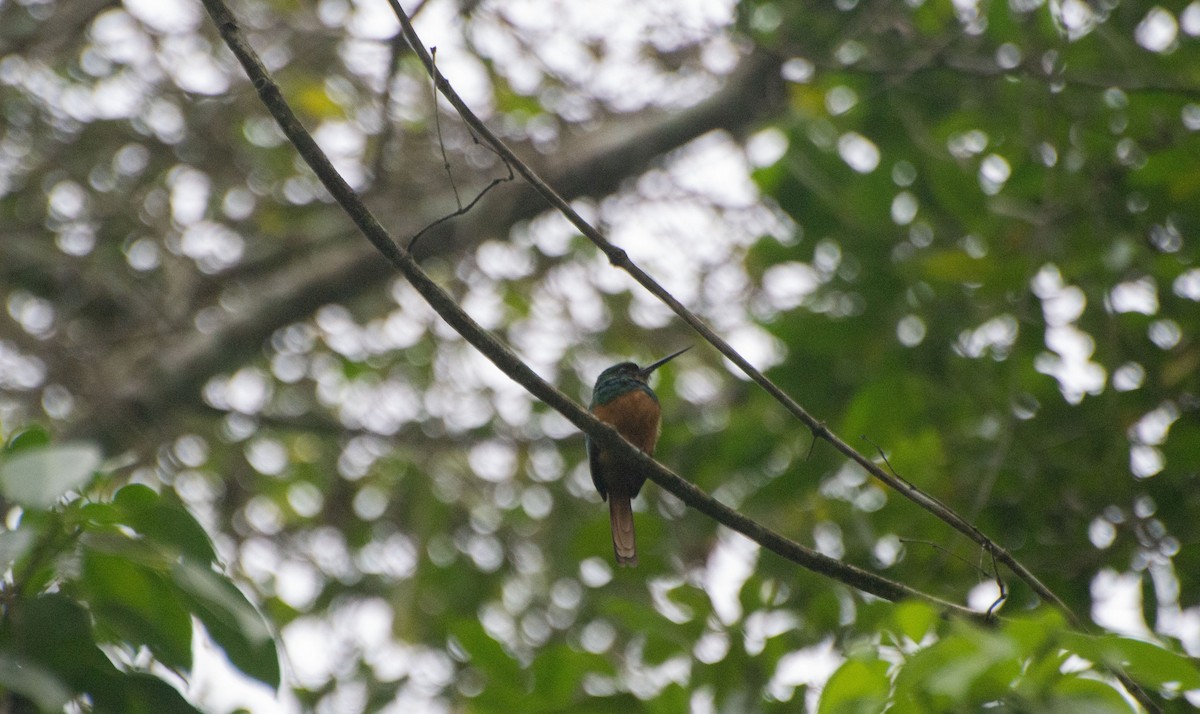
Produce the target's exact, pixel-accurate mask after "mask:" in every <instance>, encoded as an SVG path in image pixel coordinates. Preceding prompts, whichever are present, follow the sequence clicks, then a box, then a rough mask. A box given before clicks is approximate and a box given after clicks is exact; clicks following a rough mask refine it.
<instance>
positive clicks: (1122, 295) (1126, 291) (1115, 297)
mask: <svg viewBox="0 0 1200 714" xmlns="http://www.w3.org/2000/svg"><path fill="white" fill-rule="evenodd" d="M1108 307H1109V309H1110V311H1111V312H1115V313H1124V312H1138V313H1141V314H1143V315H1153V314H1155V313H1157V312H1158V288H1157V286H1156V285H1155V284H1154V279H1153V278H1149V277H1145V278H1139V279H1138V280H1131V281H1127V282H1124V283H1119V284H1118V285H1117V286H1116V287H1114V288H1113V289H1112V291H1111V292H1110V293H1109V295H1108Z"/></svg>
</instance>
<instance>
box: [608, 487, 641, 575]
mask: <svg viewBox="0 0 1200 714" xmlns="http://www.w3.org/2000/svg"><path fill="white" fill-rule="evenodd" d="M608 517H609V521H610V524H609V525H610V526H611V527H612V540H613V552H614V553H616V555H617V564H618V565H628V566H630V567H632V566H635V565H637V541H636V538H635V536H634V532H633V504H632V502H631V499H630V498H629V496H618V495H617V494H615V493H614V494H611V495H610V496H609V499H608Z"/></svg>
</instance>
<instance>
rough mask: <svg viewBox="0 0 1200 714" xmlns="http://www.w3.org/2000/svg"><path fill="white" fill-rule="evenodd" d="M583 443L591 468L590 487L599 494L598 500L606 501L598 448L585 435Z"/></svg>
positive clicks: (606, 496) (606, 494) (606, 495)
mask: <svg viewBox="0 0 1200 714" xmlns="http://www.w3.org/2000/svg"><path fill="white" fill-rule="evenodd" d="M583 442H584V444H585V445H586V446H587V454H588V464H589V465H590V466H591V468H592V485H593V486H595V487H596V490H597V491H599V492H600V498H602V499H604V500H605V501H607V500H608V489H607V488H606V487H605V486H606V484H605V483H604V479H603V478H602V477H601V476H600V473H601V468H603V467H602V466H601V464H600V447H599V446H597V445H596V444H594V443H593V442H592V439H591V437H589V436H586V435H585V436H584V437H583Z"/></svg>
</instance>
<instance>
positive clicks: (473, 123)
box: [388, 0, 1158, 711]
mask: <svg viewBox="0 0 1200 714" xmlns="http://www.w3.org/2000/svg"><path fill="white" fill-rule="evenodd" d="M388 3H389V4H390V5H391V6H392V10H393V11H394V12H395V14H396V16H397V18H398V19H399V20H400V23H401V25H402V27H403V31H404V36H405V37H406V38H407V39H408V43H409V46H410V47H412V49H413V51H414V52H416V53H417V55H418V56H419V57H420V58H421V61H422V62H423V63H424V65H425V68H426V71H428V72H429V75H430V76H431V77H432V78H433V80H434V83H435V84H436V85H437V87H438V89H439V90H440V91H441V92H442V94H443V96H445V97H446V99H447V100H448V101H449V102H450V103H451V104H452V105H453V106H454V108H455V109H456V110H458V112H459V114H460V115H461V116H462V118H463V120H464V121H465V122H467V124H468V125H469V126H470V127H471V128H472V129H473V130H475V131H476V132H478V133H479V135H480V136H482V137H484V138H485V139H486V140H487V141H488V142H489V143H490V144H492V146H493V148H495V150H496V152H497V153H499V154H500V155H501V156H503V157H504V158H505V159H506V160H507V161H508V162H509V163H510V165H511V166H512V167H513V168H514V169H515V170H516V171H517V173H519V174H521V176H522V177H524V178H525V180H526V181H528V182H529V184H530V185H531V186H533V187H534V189H535V190H536V191H537V192H538V193H539V194H540V195H541V197H542V198H543V199H545V200H546V202H547V203H549V204H550V205H551V206H553V207H554V208H556V209H558V210H559V212H561V213H562V214H563V216H565V217H566V218H567V220H568V221H570V222H571V224H572V225H574V226H575V228H576V229H578V230H579V232H580V233H582V234H583V235H584V236H586V237H587V238H588V239H589V240H590V241H592V243H593V244H595V245H596V247H597V248H599V249H600V250H601V251H603V252H604V254H605V255H606V256H608V259H609V262H610V263H612V265H614V266H616V267H618V268H621V269H622V270H624V271H625V272H627V273H629V275H631V276H632V277H633V279H634V280H636V281H637V282H638V284H639V285H641V286H642V287H644V288H645V289H646V290H648V291H649V292H650V293H651V294H653V295H654V296H655V297H657V298H658V299H659V300H661V301H662V302H663V303H664V304H666V305H667V306H669V307H670V308H671V310H672V311H673V312H674V313H675V314H676V315H678V316H679V317H680V318H681V319H683V320H684V321H685V322H687V323H688V324H689V325H691V326H692V328H693V329H695V330H696V331H697V332H698V333H700V335H701V336H703V337H704V339H705V340H706V341H708V342H709V343H710V344H711V345H713V346H714V347H716V348H717V350H718V351H720V352H721V354H723V355H724V356H725V357H726V358H728V359H729V360H730V361H731V362H733V363H734V364H736V365H737V366H738V367H739V368H740V369H741V370H742V371H743V372H744V373H745V374H746V375H747V376H749V377H750V378H751V379H753V380H754V381H755V382H757V383H758V384H759V386H761V387H762V388H763V389H764V390H766V391H767V393H769V394H770V395H771V396H772V397H774V398H775V400H776V401H778V402H779V403H780V404H782V405H783V406H784V407H785V408H786V409H787V410H788V411H789V412H791V413H792V414H793V415H794V416H795V417H796V418H797V419H799V420H800V422H801V423H803V424H804V425H805V426H807V427H808V428H809V430H810V431H812V433H813V435H814V436H815V437H816V438H819V439H822V440H824V441H826V442H828V443H829V444H831V445H832V446H833V447H834V448H835V449H837V450H838V451H839V452H841V453H842V455H844V456H845V457H846V458H848V459H850V460H851V461H853V462H855V463H857V464H858V465H859V466H861V467H862V468H863V469H865V470H866V471H867V472H868V473H870V474H871V475H872V476H874V477H875V478H877V479H879V480H880V481H882V482H883V483H885V484H887V485H888V486H890V487H891V488H892V489H893V490H895V491H897V492H899V493H900V494H901V495H903V496H905V497H906V498H908V499H909V500H910V501H912V502H914V503H916V504H917V505H918V506H920V507H921V508H923V509H924V510H926V511H928V512H929V513H931V514H933V515H934V516H936V517H937V518H938V519H939V520H941V521H943V522H944V523H946V524H948V525H949V526H951V527H952V528H954V529H955V530H957V531H959V532H960V533H962V534H963V535H965V536H967V537H968V538H970V539H971V540H973V541H975V542H976V543H977V544H978V545H979V546H980V547H982V548H983V549H984V551H986V552H987V553H988V555H989V556H990V557H992V558H994V559H995V560H998V561H1000V562H1002V563H1004V564H1005V566H1007V567H1008V569H1009V570H1010V571H1011V572H1013V573H1014V574H1015V575H1016V576H1017V577H1018V578H1019V579H1020V580H1022V581H1023V582H1025V583H1026V584H1027V585H1029V587H1030V588H1032V589H1033V591H1034V592H1036V593H1037V594H1038V595H1039V596H1040V597H1041V598H1043V599H1045V600H1047V601H1049V602H1051V603H1053V604H1054V605H1055V606H1056V607H1057V608H1059V609H1060V610H1061V611H1062V612H1063V613H1064V614H1065V615H1066V616H1067V618H1068V619H1069V621H1070V622H1071V624H1072V625H1073V626H1075V627H1077V628H1080V627H1082V626H1083V623H1082V620H1080V619H1079V616H1078V615H1076V614H1075V612H1074V611H1073V610H1071V608H1070V607H1068V606H1067V604H1066V602H1064V601H1063V600H1062V599H1061V598H1059V597H1058V595H1057V594H1055V593H1054V591H1052V590H1051V589H1050V588H1049V587H1047V586H1046V585H1045V584H1044V583H1042V581H1041V580H1039V579H1038V578H1037V576H1035V575H1034V574H1033V573H1032V572H1031V571H1030V570H1029V569H1028V568H1026V567H1025V566H1024V565H1023V564H1022V563H1021V562H1020V561H1018V560H1017V559H1016V557H1014V556H1013V555H1012V554H1011V553H1009V552H1008V550H1006V549H1005V548H1003V547H1001V546H1000V545H999V544H998V543H996V542H995V541H994V540H992V539H991V538H989V537H988V536H986V535H984V533H983V532H982V531H980V530H979V529H978V528H977V527H976V526H975V525H974V524H972V523H970V522H968V521H967V520H966V519H965V518H963V517H962V516H960V515H959V514H958V513H957V512H955V511H954V510H953V509H951V508H950V507H949V506H947V505H945V504H944V503H942V502H941V501H939V500H938V499H936V498H934V497H933V496H932V495H930V494H927V493H925V492H924V491H922V490H921V489H919V488H917V487H916V486H914V485H913V484H911V483H909V482H908V481H906V480H904V479H903V478H900V477H899V476H897V475H894V474H892V473H889V472H888V471H885V470H884V469H883V468H881V467H880V466H879V465H878V464H876V463H875V462H874V461H872V460H870V459H868V458H867V457H866V456H864V455H863V454H861V453H859V451H858V450H857V449H855V448H854V447H852V446H850V445H849V444H848V443H846V442H845V441H844V440H843V439H842V438H841V437H839V436H838V435H837V434H834V433H833V432H832V431H831V430H830V429H829V427H827V426H826V425H825V423H824V422H822V421H818V420H817V419H816V418H815V417H813V416H812V415H811V414H809V413H808V411H807V410H805V409H804V407H802V406H800V404H799V403H798V402H796V401H795V400H794V399H792V398H791V397H790V396H789V395H788V394H787V393H785V392H784V391H783V390H782V389H780V388H779V387H778V386H777V385H776V384H775V383H774V382H772V381H771V380H770V379H768V378H767V377H766V375H764V374H763V373H762V372H760V371H759V370H758V369H757V368H755V367H754V366H753V365H752V364H750V362H749V361H748V360H746V359H745V358H744V357H742V355H741V354H739V353H738V352H737V351H736V350H734V349H733V347H732V346H731V345H730V344H729V343H728V342H726V341H725V340H724V339H723V338H722V337H720V336H719V335H718V334H717V333H716V332H714V331H713V330H712V328H710V327H709V326H708V325H707V324H705V323H704V321H703V320H701V319H700V318H699V317H698V316H697V315H696V314H695V313H693V312H692V311H691V310H689V309H688V308H687V307H686V306H684V305H683V303H681V302H680V301H679V300H678V299H676V298H675V296H674V295H672V294H671V293H670V292H668V291H667V290H666V288H664V287H662V285H660V284H659V283H658V282H657V281H656V280H654V278H652V277H651V276H650V275H649V274H648V273H646V272H645V271H643V270H642V269H641V268H640V267H638V265H637V264H636V263H634V262H633V261H632V260H631V259H630V258H629V256H628V255H627V254H626V253H625V251H624V250H622V249H621V248H618V247H617V246H615V245H613V244H612V243H610V242H609V241H608V239H606V238H605V237H604V236H603V235H602V234H601V233H600V232H599V231H598V230H597V229H596V228H595V227H593V226H592V225H591V224H590V223H588V222H587V221H586V220H585V219H584V218H583V217H582V216H580V215H579V213H578V212H576V211H575V209H574V208H572V207H571V205H570V204H569V203H568V202H567V201H566V200H565V199H564V198H563V197H562V196H561V195H560V194H559V193H558V192H556V191H555V190H554V188H552V187H551V186H550V185H549V184H548V183H547V182H546V181H545V180H543V179H542V178H541V177H540V176H538V175H537V174H536V173H535V172H534V171H533V169H531V168H530V167H529V166H528V164H526V163H524V162H522V161H521V159H520V157H518V156H517V155H516V154H514V153H513V152H512V150H511V149H509V148H508V147H507V146H506V145H505V144H504V142H502V141H501V140H500V139H499V138H498V137H497V136H496V135H495V134H493V133H492V132H491V131H490V130H489V129H488V128H487V126H486V125H485V124H484V123H483V122H482V121H481V120H480V119H479V117H477V116H476V115H475V114H474V112H472V111H471V108H470V107H469V106H467V104H466V102H464V101H463V100H462V98H461V97H459V96H458V94H457V93H456V92H455V91H454V88H453V87H452V86H450V83H449V82H448V81H447V80H446V78H445V77H444V76H443V75H442V74H441V73H440V72H439V71H438V70H437V67H436V66H435V65H434V63H433V60H432V57H430V54H429V52H428V50H427V49H426V48H425V45H424V44H423V43H422V42H421V38H420V37H419V36H418V35H417V32H416V30H415V29H414V28H413V26H412V23H411V22H410V21H409V19H408V17H407V16H406V15H405V13H404V9H403V8H402V7H400V4H399V2H398V0H388ZM443 317H444V316H443ZM464 337H466V335H464ZM467 339H468V341H469V340H470V338H467ZM473 344H474V343H473ZM489 357H490V355H489ZM493 361H494V360H493ZM497 366H499V367H501V369H503V366H502V365H500V364H499V363H497ZM505 371H506V372H507V370H505ZM509 375H510V376H513V375H512V373H511V372H510V373H509ZM518 381H520V380H518ZM522 385H523V386H525V385H524V382H522ZM526 388H527V389H528V388H529V387H528V386H526ZM530 391H531V392H532V391H533V390H530ZM534 394H535V395H536V396H539V398H540V397H541V395H538V394H537V393H536V392H534ZM543 401H546V400H545V399H544V398H543ZM547 403H548V404H550V405H551V406H554V407H555V408H556V409H559V407H558V406H556V405H555V404H553V403H551V402H549V401H547ZM559 411H563V410H562V409H559ZM563 414H564V416H567V417H568V418H569V419H570V418H571V417H570V415H568V414H567V413H566V412H565V411H564V412H563ZM571 421H572V422H574V423H575V424H576V426H579V427H580V428H581V429H583V428H584V427H583V425H582V424H581V423H580V422H577V421H576V420H575V419H571ZM584 430H585V431H588V433H589V434H591V433H592V432H591V431H590V430H588V429H584ZM601 443H602V444H604V442H603V441H602V442H601ZM605 446H607V444H605ZM649 473H650V474H651V478H652V479H653V480H654V481H655V482H656V483H658V484H659V485H661V486H663V487H664V488H667V484H666V481H668V480H669V479H668V476H671V477H674V474H671V473H670V472H669V471H666V470H665V469H663V470H661V471H658V470H654V469H651V470H650V471H649ZM656 476H658V477H662V479H663V480H662V481H660V480H659V478H657V477H656ZM676 478H677V477H676ZM684 483H685V484H686V482H684ZM687 485H688V486H689V487H690V486H691V485H690V484H687ZM693 488H694V487H693ZM668 490H670V491H671V492H672V493H675V491H674V490H673V489H671V488H668ZM676 495H679V494H676ZM680 498H684V497H683V496H682V495H680ZM684 500H685V502H688V501H687V500H686V499H684ZM688 504H689V505H692V506H693V507H695V508H699V506H697V505H695V504H693V503H691V502H688ZM722 508H723V507H722ZM706 512H707V511H706ZM709 515H712V516H713V517H714V518H715V517H716V511H713V512H712V513H709ZM722 522H724V521H722ZM731 527H732V526H731ZM740 532H745V531H740ZM759 542H760V543H762V542H763V541H759ZM764 545H765V543H764ZM776 552H778V551H776ZM797 562H799V561H797ZM802 564H803V563H802ZM805 567H811V566H809V565H805ZM1113 673H1114V675H1115V676H1116V677H1117V678H1118V679H1120V680H1121V683H1122V684H1124V685H1125V687H1126V688H1127V689H1128V690H1129V692H1130V693H1131V694H1132V695H1133V696H1134V697H1136V698H1137V699H1138V701H1139V702H1140V703H1142V704H1143V706H1146V708H1147V709H1150V710H1151V711H1155V710H1157V709H1158V707H1157V705H1156V704H1155V703H1154V702H1153V701H1152V700H1150V698H1149V696H1148V695H1147V694H1146V693H1145V692H1144V691H1143V690H1142V689H1141V688H1140V687H1139V686H1138V685H1137V684H1136V683H1135V682H1134V681H1133V680H1132V679H1130V678H1129V677H1128V675H1126V674H1125V673H1124V672H1121V671H1120V670H1114V671H1113Z"/></svg>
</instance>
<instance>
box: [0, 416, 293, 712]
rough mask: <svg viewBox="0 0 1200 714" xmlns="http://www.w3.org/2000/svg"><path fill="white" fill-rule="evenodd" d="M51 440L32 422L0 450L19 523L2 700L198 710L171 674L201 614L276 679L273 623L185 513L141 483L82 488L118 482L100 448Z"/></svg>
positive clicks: (0, 633) (1, 630) (4, 633)
mask: <svg viewBox="0 0 1200 714" xmlns="http://www.w3.org/2000/svg"><path fill="white" fill-rule="evenodd" d="M49 442H50V439H49V436H48V435H47V434H46V432H45V431H43V430H40V429H36V428H33V429H27V430H24V431H21V432H18V433H17V434H15V435H13V437H12V438H10V439H9V441H8V443H7V445H6V446H5V448H4V451H3V454H2V455H0V496H2V497H3V498H4V502H5V504H6V506H7V507H8V508H9V509H12V510H10V522H19V525H18V526H17V527H15V528H12V529H10V530H6V531H4V532H3V533H0V554H2V560H3V567H4V569H5V571H6V572H7V573H8V574H9V577H8V579H7V581H6V582H5V586H4V610H3V619H2V620H0V663H2V664H0V686H3V687H4V688H5V689H6V690H8V691H10V692H13V693H15V694H16V695H17V696H18V697H20V698H21V699H18V700H15V701H12V700H10V701H9V702H8V705H9V706H11V707H13V708H14V709H13V710H14V711H21V710H23V709H22V707H23V706H28V705H29V704H32V705H34V706H35V707H36V708H37V710H40V711H61V710H62V709H63V708H64V706H66V705H67V704H68V703H69V702H72V701H74V702H75V705H76V706H84V707H85V708H86V709H88V710H91V711H97V712H147V713H149V712H194V711H197V710H196V708H195V707H194V706H192V705H191V704H189V703H188V702H187V701H186V700H185V699H184V697H183V696H182V695H181V694H180V692H179V691H177V687H178V684H176V685H175V686H172V685H171V684H170V683H169V682H172V681H173V682H181V681H185V680H181V679H180V678H186V677H187V676H188V673H189V670H190V669H191V668H192V638H193V636H194V632H193V630H194V626H193V619H195V620H196V621H197V622H198V623H199V624H201V625H202V626H203V627H204V629H205V631H207V633H208V635H209V636H210V637H212V639H213V641H215V642H216V643H217V644H218V645H220V646H221V648H222V649H223V650H224V652H225V654H226V655H227V656H228V657H229V659H230V660H231V661H232V662H233V663H234V664H235V665H236V666H237V667H239V668H240V669H241V670H242V671H243V672H244V673H246V674H247V675H249V676H251V677H255V678H257V679H259V680H261V681H263V682H266V683H268V684H270V685H272V686H278V685H279V660H278V657H277V655H276V651H275V641H274V639H273V638H272V635H271V632H270V630H268V628H267V625H266V623H265V622H263V620H262V618H261V617H260V616H259V614H258V612H257V611H256V610H255V609H254V606H253V605H252V604H251V603H250V602H249V601H248V600H247V599H246V597H245V595H243V594H242V592H241V591H240V590H238V588H237V586H236V585H235V584H234V583H233V582H231V581H230V580H229V579H228V578H227V577H225V576H224V575H222V574H221V572H220V568H219V563H218V562H217V556H216V553H215V552H214V550H213V547H212V543H211V542H210V541H209V539H208V536H207V535H206V534H205V532H204V528H203V527H202V526H201V525H200V524H199V523H197V522H196V520H195V519H194V518H192V516H191V515H190V514H189V513H188V512H187V509H186V508H184V507H183V506H182V504H180V503H179V502H178V501H177V500H176V499H174V498H171V497H170V496H160V495H159V494H157V493H155V492H154V491H153V490H152V489H150V488H148V487H147V486H145V485H142V484H129V485H126V486H122V487H121V488H120V489H119V490H117V491H116V493H114V494H113V496H112V498H111V499H104V500H93V499H91V498H88V497H83V496H80V495H79V494H80V493H81V492H82V493H91V492H103V491H104V490H106V489H107V488H108V487H110V486H111V483H112V482H113V480H114V479H113V477H112V475H109V474H105V475H103V476H98V477H97V476H95V473H96V469H97V467H98V466H99V465H100V463H99V461H100V459H99V450H98V449H96V448H95V447H94V446H92V445H89V444H62V445H54V444H52V443H49ZM60 501H61V505H56V504H58V503H59V502H60ZM147 654H148V655H149V657H147ZM150 662H154V663H156V664H158V665H161V666H162V669H158V670H156V669H155V668H152V667H150V666H148V665H149V663H150Z"/></svg>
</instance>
